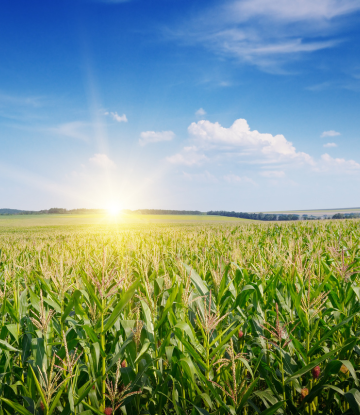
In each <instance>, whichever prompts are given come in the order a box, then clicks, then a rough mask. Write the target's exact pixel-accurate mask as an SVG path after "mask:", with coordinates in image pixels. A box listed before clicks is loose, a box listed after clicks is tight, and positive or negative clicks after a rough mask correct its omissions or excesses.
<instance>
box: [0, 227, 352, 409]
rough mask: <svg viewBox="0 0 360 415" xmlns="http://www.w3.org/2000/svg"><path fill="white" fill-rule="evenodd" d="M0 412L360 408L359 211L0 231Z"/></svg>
mask: <svg viewBox="0 0 360 415" xmlns="http://www.w3.org/2000/svg"><path fill="white" fill-rule="evenodd" d="M0 249H1V256H0V310H1V311H0V316H1V331H0V333H1V335H0V413H1V415H9V414H21V415H31V414H33V415H43V414H44V415H53V414H54V415H55V414H62V415H70V414H76V415H80V414H82V415H91V414H98V415H102V414H105V415H112V414H113V415H115V414H118V415H120V414H128V415H130V414H151V415H162V414H169V415H170V414H174V415H185V414H193V415H195V414H200V415H206V414H218V415H224V414H244V415H250V414H263V415H270V414H311V415H315V414H327V415H330V414H357V415H358V414H360V391H359V390H360V389H359V380H358V375H359V362H360V348H359V343H360V285H359V272H360V270H359V265H360V222H358V221H355V220H354V221H351V220H345V221H327V222H313V223H306V222H300V223H288V224H280V225H279V224H274V223H272V224H271V223H270V224H247V223H246V224H240V225H233V224H231V225H224V224H220V225H201V226H200V225H199V226H198V225H193V226H169V225H167V226H160V225H159V226H150V225H149V226H147V227H146V228H144V229H139V228H134V229H108V228H107V229H100V228H99V229H96V228H92V229H82V230H76V229H57V230H56V229H55V230H54V229H53V230H46V229H44V230H37V231H35V232H28V231H16V232H5V233H2V234H1V235H0Z"/></svg>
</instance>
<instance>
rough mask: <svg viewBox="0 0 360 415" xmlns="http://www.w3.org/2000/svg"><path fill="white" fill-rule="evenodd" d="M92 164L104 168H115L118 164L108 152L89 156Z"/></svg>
mask: <svg viewBox="0 0 360 415" xmlns="http://www.w3.org/2000/svg"><path fill="white" fill-rule="evenodd" d="M89 161H90V163H91V164H93V165H95V166H97V167H101V168H103V169H113V168H115V167H116V164H115V163H114V162H113V161H112V160H111V159H110V158H109V157H108V156H107V155H106V154H100V153H97V154H94V156H93V157H90V158H89Z"/></svg>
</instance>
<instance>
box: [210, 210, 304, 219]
mask: <svg viewBox="0 0 360 415" xmlns="http://www.w3.org/2000/svg"><path fill="white" fill-rule="evenodd" d="M207 215H217V216H229V217H231V218H242V219H252V220H263V221H275V220H299V219H300V215H294V214H276V213H248V212H234V211H233V212H226V211H224V210H219V211H213V210H211V211H209V212H207Z"/></svg>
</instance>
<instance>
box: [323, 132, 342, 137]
mask: <svg viewBox="0 0 360 415" xmlns="http://www.w3.org/2000/svg"><path fill="white" fill-rule="evenodd" d="M337 135H341V133H338V132H337V131H334V130H330V131H324V132H323V133H322V134H321V137H336V136H337Z"/></svg>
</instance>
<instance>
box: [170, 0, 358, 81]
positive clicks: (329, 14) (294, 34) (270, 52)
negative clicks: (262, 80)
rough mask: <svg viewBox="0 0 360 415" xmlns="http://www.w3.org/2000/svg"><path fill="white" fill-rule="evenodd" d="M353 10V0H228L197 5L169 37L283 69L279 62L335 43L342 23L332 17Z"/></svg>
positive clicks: (272, 69) (277, 70)
mask: <svg viewBox="0 0 360 415" xmlns="http://www.w3.org/2000/svg"><path fill="white" fill-rule="evenodd" d="M358 10H360V2H359V1H358V0H316V1H313V0H278V1H274V0H229V1H226V2H220V5H219V6H215V7H208V8H207V9H203V10H202V12H201V13H199V15H198V16H197V17H196V18H194V19H193V20H192V21H190V22H186V24H185V25H184V27H183V28H182V29H181V30H179V31H178V32H177V33H175V36H177V37H181V38H182V39H184V40H185V41H186V42H187V43H189V42H192V43H200V44H202V45H203V46H205V47H206V48H208V49H211V50H212V51H213V52H215V53H216V54H219V55H221V56H232V57H236V58H238V59H239V60H241V61H242V62H245V63H250V64H253V65H256V66H258V67H260V68H261V69H263V70H265V71H267V72H272V73H287V72H286V71H284V69H283V68H282V67H283V65H284V63H287V62H289V61H295V60H298V59H299V57H300V56H301V55H303V54H309V53H313V52H316V51H319V50H322V49H327V48H332V47H335V46H337V45H338V44H339V43H340V41H341V40H340V39H339V38H336V35H337V33H339V32H340V29H341V27H342V25H343V22H340V21H336V22H335V19H336V18H338V17H340V16H344V15H347V14H350V13H353V12H355V11H358ZM338 20H339V19H338ZM315 39H317V40H315Z"/></svg>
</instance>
